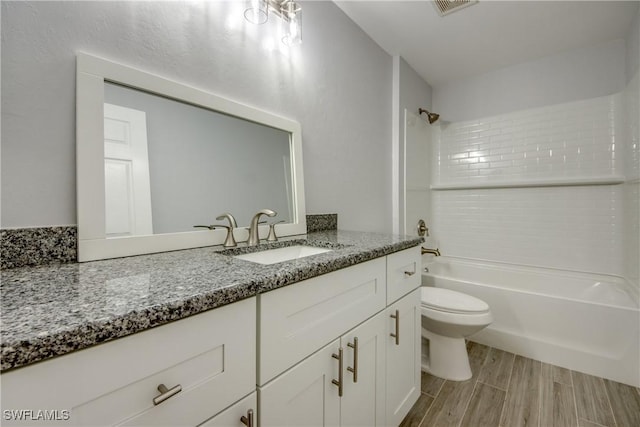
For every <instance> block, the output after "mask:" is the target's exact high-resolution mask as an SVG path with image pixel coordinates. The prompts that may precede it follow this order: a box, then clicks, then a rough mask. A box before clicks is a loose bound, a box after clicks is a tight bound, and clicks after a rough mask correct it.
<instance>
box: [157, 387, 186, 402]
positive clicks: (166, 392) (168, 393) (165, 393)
mask: <svg viewBox="0 0 640 427" xmlns="http://www.w3.org/2000/svg"><path fill="white" fill-rule="evenodd" d="M158 391H159V392H160V393H161V394H160V395H159V396H156V397H154V398H153V404H154V405H159V404H161V403H162V402H164V401H165V400H167V399H168V398H170V397H172V396H175V395H176V394H178V393H180V392H181V391H182V386H181V385H180V384H178V385H177V386H175V387H172V388H170V389H168V388H167V386H166V385H164V384H160V385H159V386H158Z"/></svg>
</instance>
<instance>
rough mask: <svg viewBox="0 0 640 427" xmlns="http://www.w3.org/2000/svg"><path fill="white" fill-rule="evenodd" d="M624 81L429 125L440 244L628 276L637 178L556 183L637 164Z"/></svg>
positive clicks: (610, 174)
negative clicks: (619, 87) (574, 97)
mask: <svg viewBox="0 0 640 427" xmlns="http://www.w3.org/2000/svg"><path fill="white" fill-rule="evenodd" d="M636 84H637V78H636ZM629 86H631V84H630V85H629ZM630 90H631V89H630V88H629V87H628V88H627V90H625V92H623V93H619V94H614V95H610V96H605V97H600V98H593V99H587V100H581V101H576V102H571V103H565V104H559V105H552V106H547V107H542V108H535V109H530V110H524V111H518V112H514V113H509V114H503V115H500V116H495V117H490V118H483V119H478V120H472V121H465V122H456V123H449V124H447V123H443V124H442V125H441V126H440V127H439V128H435V135H434V136H435V138H434V143H435V144H434V153H433V154H434V155H433V157H432V158H433V164H432V171H433V174H434V175H433V176H432V183H433V185H434V187H435V188H436V190H433V191H432V197H433V201H432V203H433V235H434V236H436V237H437V240H438V243H439V245H440V250H441V252H442V253H443V254H446V255H450V256H460V257H468V258H476V259H486V260H493V261H500V262H510V263H517V264H526V265H538V266H544V267H552V268H560V269H569V270H578V271H588V272H598V273H610V274H616V275H625V276H627V277H630V276H633V275H634V274H635V277H636V279H635V280H636V282H637V276H638V272H637V270H638V268H637V259H638V254H637V247H638V238H637V234H638V233H637V227H638V226H637V218H638V215H637V211H638V209H637V205H638V183H637V179H636V182H635V184H630V183H626V184H624V185H609V184H606V185H578V186H575V185H571V186H569V185H566V184H568V183H571V184H576V183H580V182H581V181H584V182H583V183H584V184H587V183H593V181H594V180H595V181H606V182H609V181H616V180H618V181H622V180H624V174H625V170H626V171H633V170H634V167H635V170H636V171H637V169H638V162H637V158H638V154H637V153H638V149H637V145H638V144H637V120H638V119H637V116H638V114H637V112H636V114H635V118H632V117H631V116H632V114H630V112H631V110H632V108H631V107H630V105H629V104H633V102H635V103H636V105H635V108H636V111H637V92H636V95H635V101H633V99H634V95H633V94H631V93H630ZM634 120H635V129H636V130H635V135H636V136H635V138H636V146H635V148H634V147H633V143H632V142H630V141H631V139H630V138H631V137H630V134H632V133H633V131H632V129H633V126H634V125H632V124H631V123H630V122H633V121H634ZM623 153H624V155H622V154H623ZM634 153H635V154H634ZM633 155H635V160H633V159H632V158H633ZM630 159H631V160H630ZM627 181H628V180H627ZM529 185H534V186H533V187H528V186H529ZM438 186H440V187H446V188H451V187H456V188H457V189H446V190H444V189H441V190H437V188H438ZM479 186H480V187H482V186H489V187H492V188H477V187H479ZM522 186H524V187H522ZM494 187H495V188H494ZM634 195H635V202H634V201H633V196H634ZM634 203H635V214H634V208H633V206H631V205H634ZM634 215H635V228H636V230H635V232H632V230H631V229H632V228H633V224H632V223H633V221H634ZM634 233H635V234H634ZM625 236H626V237H625ZM634 236H635V237H634ZM623 242H624V244H623ZM634 250H635V254H634V253H633V252H634ZM634 256H635V260H636V262H635V263H633V262H632V260H633V259H634V258H633V257H634ZM632 264H633V265H635V267H632Z"/></svg>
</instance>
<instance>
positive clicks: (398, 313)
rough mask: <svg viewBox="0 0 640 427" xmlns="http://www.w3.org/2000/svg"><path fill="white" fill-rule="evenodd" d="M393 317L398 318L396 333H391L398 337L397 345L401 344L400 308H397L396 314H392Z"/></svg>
mask: <svg viewBox="0 0 640 427" xmlns="http://www.w3.org/2000/svg"><path fill="white" fill-rule="evenodd" d="M391 318H392V319H396V333H395V334H389V335H391V336H392V337H393V338H395V339H396V345H400V310H396V312H395V314H392V315H391Z"/></svg>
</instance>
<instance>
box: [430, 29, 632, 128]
mask: <svg viewBox="0 0 640 427" xmlns="http://www.w3.org/2000/svg"><path fill="white" fill-rule="evenodd" d="M625 55H626V51H625V41H624V40H614V41H611V42H608V43H603V44H599V45H596V46H591V47H587V48H584V49H576V50H572V51H569V52H563V53H560V54H557V55H553V56H548V57H545V58H541V59H539V60H537V61H529V62H526V63H523V64H518V65H514V66H511V67H505V68H501V69H498V70H495V71H491V72H489V73H486V74H483V75H480V76H474V77H471V78H468V79H463V80H457V81H455V82H452V83H448V84H443V85H438V86H435V87H434V88H433V108H434V110H435V111H437V112H439V113H440V118H441V119H442V120H446V121H463V120H471V119H476V118H479V117H490V116H494V115H498V114H503V113H507V112H512V111H517V110H524V109H528V108H536V107H543V106H547V105H553V104H560V103H563V102H570V101H577V100H580V99H589V98H595V97H598V96H605V95H610V94H612V93H616V92H619V91H621V90H622V89H624V86H625Z"/></svg>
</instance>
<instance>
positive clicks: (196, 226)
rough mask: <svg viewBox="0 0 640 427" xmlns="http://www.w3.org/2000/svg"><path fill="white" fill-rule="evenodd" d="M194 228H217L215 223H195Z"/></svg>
mask: <svg viewBox="0 0 640 427" xmlns="http://www.w3.org/2000/svg"><path fill="white" fill-rule="evenodd" d="M193 228H208V229H209V230H213V229H214V228H216V226H215V225H194V226H193Z"/></svg>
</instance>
